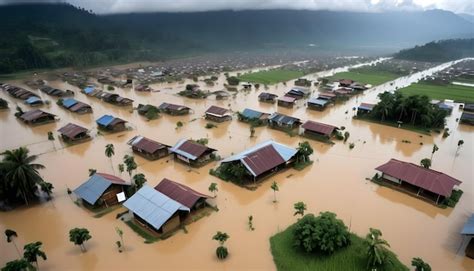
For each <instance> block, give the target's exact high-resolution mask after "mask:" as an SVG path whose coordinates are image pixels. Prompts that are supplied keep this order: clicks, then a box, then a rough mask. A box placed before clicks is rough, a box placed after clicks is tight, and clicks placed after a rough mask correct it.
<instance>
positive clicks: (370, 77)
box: [327, 69, 400, 85]
mask: <svg viewBox="0 0 474 271" xmlns="http://www.w3.org/2000/svg"><path fill="white" fill-rule="evenodd" d="M398 77H400V75H398V74H395V73H391V72H386V71H377V72H375V71H367V70H357V69H355V70H352V71H348V72H340V73H336V74H335V75H333V76H330V77H328V78H327V79H329V80H331V81H335V80H339V79H351V80H354V81H357V82H359V83H361V84H371V85H380V84H383V83H385V82H388V81H392V80H394V79H396V78H398Z"/></svg>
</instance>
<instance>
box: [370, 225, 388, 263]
mask: <svg viewBox="0 0 474 271" xmlns="http://www.w3.org/2000/svg"><path fill="white" fill-rule="evenodd" d="M380 236H382V232H381V231H380V230H378V229H373V228H370V230H369V233H368V234H367V236H366V237H365V243H366V246H367V267H368V268H377V267H379V266H382V265H384V264H385V262H386V259H387V248H386V247H390V245H389V244H388V242H387V241H385V240H383V239H381V238H380Z"/></svg>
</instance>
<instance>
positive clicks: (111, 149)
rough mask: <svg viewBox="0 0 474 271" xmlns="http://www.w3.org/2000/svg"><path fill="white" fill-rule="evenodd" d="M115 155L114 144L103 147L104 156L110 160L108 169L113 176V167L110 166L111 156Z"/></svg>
mask: <svg viewBox="0 0 474 271" xmlns="http://www.w3.org/2000/svg"><path fill="white" fill-rule="evenodd" d="M114 155H115V147H114V144H107V145H105V156H107V157H108V158H109V160H110V167H111V168H112V172H114V174H115V170H114V165H113V164H112V156H114Z"/></svg>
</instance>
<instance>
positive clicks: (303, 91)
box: [285, 87, 311, 100]
mask: <svg viewBox="0 0 474 271" xmlns="http://www.w3.org/2000/svg"><path fill="white" fill-rule="evenodd" d="M310 93H311V90H310V89H309V88H303V87H294V88H292V89H290V91H288V92H287V93H285V96H288V97H293V98H295V99H297V100H299V99H303V98H306V97H308V96H309V94H310Z"/></svg>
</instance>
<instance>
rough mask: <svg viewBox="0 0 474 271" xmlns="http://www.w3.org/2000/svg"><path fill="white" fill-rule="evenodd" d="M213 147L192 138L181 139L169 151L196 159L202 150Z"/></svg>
mask: <svg viewBox="0 0 474 271" xmlns="http://www.w3.org/2000/svg"><path fill="white" fill-rule="evenodd" d="M208 150H212V151H215V149H212V148H209V147H207V146H204V145H201V144H198V143H196V142H193V141H192V140H186V139H181V140H179V141H178V143H176V144H175V145H174V146H173V147H172V148H171V149H170V151H171V152H174V153H177V154H179V155H181V156H184V157H186V158H188V159H191V160H196V159H197V158H198V157H199V156H201V155H202V154H203V153H204V152H206V151H208Z"/></svg>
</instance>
